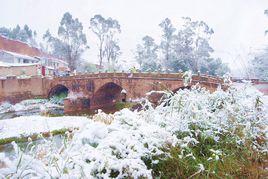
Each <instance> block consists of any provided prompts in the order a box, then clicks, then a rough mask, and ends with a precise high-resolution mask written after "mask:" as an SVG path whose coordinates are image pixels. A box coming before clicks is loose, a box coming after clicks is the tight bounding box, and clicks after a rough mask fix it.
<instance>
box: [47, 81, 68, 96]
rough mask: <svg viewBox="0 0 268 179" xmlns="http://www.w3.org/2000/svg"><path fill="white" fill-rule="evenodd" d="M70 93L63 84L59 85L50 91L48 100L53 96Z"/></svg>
mask: <svg viewBox="0 0 268 179" xmlns="http://www.w3.org/2000/svg"><path fill="white" fill-rule="evenodd" d="M68 93H69V89H68V88H67V87H66V86H64V85H62V84H58V85H56V86H54V87H53V88H51V89H50V90H49V92H48V98H49V99H50V98H51V97H52V96H59V95H61V94H66V95H68Z"/></svg>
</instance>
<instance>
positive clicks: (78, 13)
mask: <svg viewBox="0 0 268 179" xmlns="http://www.w3.org/2000/svg"><path fill="white" fill-rule="evenodd" d="M0 5H1V6H0V26H6V27H14V26H15V25H16V24H20V25H24V24H28V25H29V26H30V27H31V28H32V29H34V30H36V31H37V33H38V34H39V37H41V34H44V32H45V31H46V30H47V29H50V30H51V31H52V32H53V33H56V32H57V28H58V25H59V22H60V19H61V18H62V15H63V13H65V12H67V11H69V12H70V13H71V14H72V15H73V16H74V17H77V18H78V19H79V20H80V21H81V22H82V23H83V25H84V30H85V32H86V34H87V40H88V44H89V46H90V47H91V49H90V50H89V51H88V52H86V53H85V55H84V58H86V59H88V60H89V61H91V62H96V61H97V54H96V43H97V41H96V39H95V38H94V36H93V34H92V33H91V32H90V30H89V29H88V27H89V20H90V18H91V17H93V16H94V15H95V14H101V15H103V16H104V17H108V16H109V17H112V18H115V19H117V20H118V21H119V23H120V24H121V28H122V34H121V35H120V45H121V49H122V52H123V54H122V56H121V60H122V61H127V62H129V64H130V63H133V61H134V55H133V51H134V50H135V47H136V45H137V43H139V42H140V40H141V38H142V37H143V36H144V35H151V36H152V37H154V38H155V39H159V37H160V33H161V31H160V28H159V27H158V24H159V23H160V21H161V20H163V19H164V18H166V17H169V18H170V19H171V20H172V21H173V23H174V24H176V22H177V21H179V19H180V17H182V16H189V17H191V18H192V19H194V20H203V21H205V22H206V23H207V24H208V25H209V26H210V27H212V28H213V30H214V32H215V34H214V35H213V37H212V39H211V45H212V47H213V48H214V50H215V52H214V56H218V57H221V58H222V59H223V60H224V61H225V62H228V63H229V64H230V66H231V67H232V68H241V67H243V64H244V63H245V60H246V57H247V54H248V53H250V52H252V51H255V50H258V49H261V48H263V46H264V44H268V37H265V36H264V31H265V29H268V17H266V16H265V15H264V10H265V9H268V0H0Z"/></svg>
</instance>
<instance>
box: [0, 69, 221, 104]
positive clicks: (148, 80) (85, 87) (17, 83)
mask: <svg viewBox="0 0 268 179" xmlns="http://www.w3.org/2000/svg"><path fill="white" fill-rule="evenodd" d="M182 75H183V74H182V73H176V74H175V73H170V74H160V73H95V74H83V75H76V76H68V77H58V78H40V77H35V78H29V79H17V78H9V79H1V80H0V102H2V101H10V102H12V103H16V102H19V101H21V100H24V99H30V98H36V97H42V98H47V97H48V96H49V92H50V90H51V89H52V88H53V87H55V86H56V85H59V84H60V85H64V86H66V87H67V88H68V89H69V91H72V92H77V93H82V94H83V95H84V96H85V97H87V98H92V97H93V96H94V93H95V92H96V91H97V90H98V89H100V88H101V87H102V86H103V85H105V84H106V83H110V82H112V83H115V84H117V85H118V86H120V87H122V88H123V89H125V90H126V91H127V93H128V94H127V98H128V99H135V98H140V97H143V96H144V95H145V93H146V92H149V91H151V90H155V91H156V90H165V89H169V90H174V89H176V88H179V87H182V86H183V78H182ZM192 79H193V80H192V84H196V83H200V84H201V85H203V86H205V87H207V88H208V89H209V90H211V91H214V90H215V89H216V88H217V86H218V85H219V84H221V83H222V79H220V78H215V77H210V76H193V78H192Z"/></svg>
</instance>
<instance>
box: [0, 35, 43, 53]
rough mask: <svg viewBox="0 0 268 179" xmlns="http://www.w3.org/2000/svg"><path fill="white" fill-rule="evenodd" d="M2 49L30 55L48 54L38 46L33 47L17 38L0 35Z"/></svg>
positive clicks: (0, 47) (0, 48)
mask: <svg viewBox="0 0 268 179" xmlns="http://www.w3.org/2000/svg"><path fill="white" fill-rule="evenodd" d="M0 50H4V51H9V52H14V53H18V54H22V55H28V56H31V57H35V56H38V57H42V56H47V54H45V53H43V52H42V51H41V50H39V49H38V48H36V47H31V46H30V45H28V44H27V43H24V42H20V41H17V40H11V39H8V38H6V37H3V36H0Z"/></svg>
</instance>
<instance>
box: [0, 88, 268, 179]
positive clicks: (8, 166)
mask: <svg viewBox="0 0 268 179" xmlns="http://www.w3.org/2000/svg"><path fill="white" fill-rule="evenodd" d="M167 95H169V97H168V98H167V99H166V100H165V101H163V103H162V104H161V105H160V106H158V107H156V108H153V107H152V106H151V105H150V103H149V102H148V103H146V104H145V106H144V110H142V111H140V112H137V111H135V112H132V111H130V110H128V109H124V110H121V111H119V112H116V113H115V114H114V115H105V114H104V113H99V114H97V116H95V117H93V120H92V121H91V122H90V123H89V124H88V125H86V126H85V127H84V128H82V129H80V130H79V131H77V132H75V133H74V134H72V135H71V134H67V137H66V140H65V141H64V143H63V145H62V146H61V147H60V148H58V147H56V146H55V143H54V142H53V141H51V140H49V139H44V140H46V142H45V143H44V144H41V145H37V146H33V147H31V143H30V144H29V146H28V147H27V150H26V151H24V152H23V151H21V150H20V149H19V148H18V147H17V145H16V144H15V143H14V144H13V145H14V148H15V149H16V155H15V157H13V158H12V159H10V158H8V157H6V156H5V155H4V154H1V155H0V166H1V169H0V174H1V175H2V176H3V177H10V178H16V177H25V178H32V177H44V178H60V177H62V178H65V177H67V176H71V177H73V178H152V177H156V176H160V177H162V178H172V177H173V178H180V177H181V178H187V177H219V178H224V177H262V176H265V173H264V172H265V169H262V167H263V168H264V167H265V166H262V165H264V164H265V162H267V145H268V140H267V139H268V136H267V116H265V115H266V113H265V109H264V105H263V101H262V95H261V94H260V93H258V92H257V91H256V90H254V89H253V87H251V86H250V85H247V86H245V87H244V88H243V89H239V90H237V89H236V88H233V87H230V88H229V89H228V90H227V91H226V92H225V91H222V90H220V89H219V90H217V91H216V92H214V93H209V92H208V91H206V90H205V89H202V88H199V87H198V86H196V87H194V88H193V89H192V90H181V91H178V92H177V93H175V94H167ZM262 172H263V173H262Z"/></svg>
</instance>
